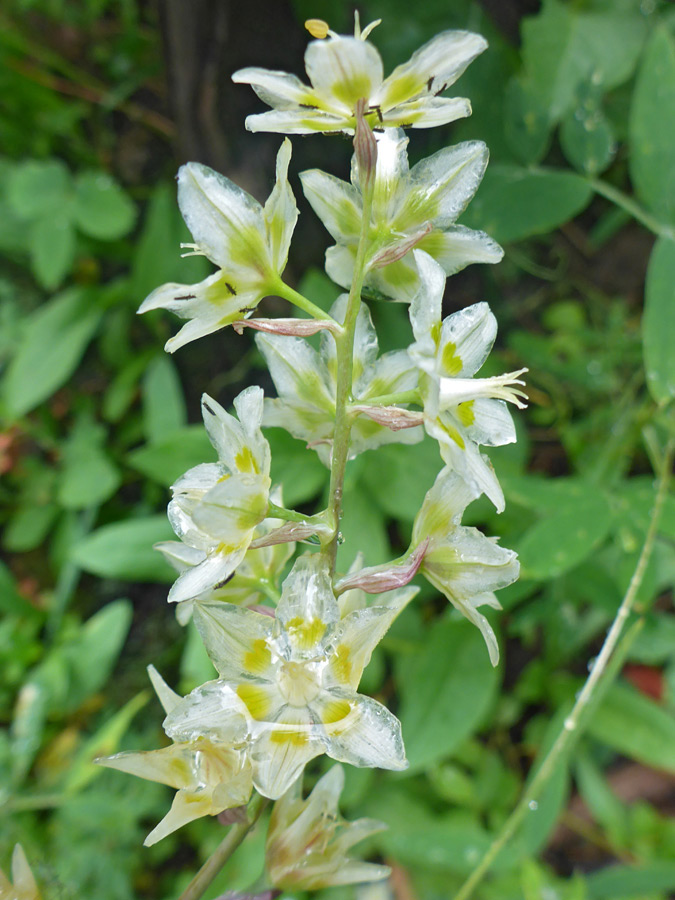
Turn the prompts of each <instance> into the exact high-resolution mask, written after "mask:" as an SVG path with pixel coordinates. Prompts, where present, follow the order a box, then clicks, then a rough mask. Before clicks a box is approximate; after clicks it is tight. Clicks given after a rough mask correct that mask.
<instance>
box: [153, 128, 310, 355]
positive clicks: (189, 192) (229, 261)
mask: <svg viewBox="0 0 675 900" xmlns="http://www.w3.org/2000/svg"><path fill="white" fill-rule="evenodd" d="M290 158H291V143H290V141H288V140H285V141H284V142H283V144H282V145H281V149H280V150H279V154H278V156H277V180H276V184H275V186H274V188H273V190H272V193H271V194H270V196H269V198H268V200H267V203H266V204H265V206H264V207H262V206H261V205H260V204H259V203H258V201H257V200H255V199H254V198H253V197H251V195H250V194H247V193H246V191H244V190H242V189H241V188H240V187H238V186H237V185H236V184H234V183H233V182H232V181H230V180H229V178H225V176H224V175H219V174H218V172H214V171H213V169H209V168H208V166H203V165H200V164H199V163H192V162H191V163H188V164H187V165H185V166H181V168H180V170H179V172H178V204H179V206H180V209H181V212H182V214H183V218H184V219H185V223H186V225H187V226H188V228H189V229H190V231H191V232H192V236H193V237H194V239H195V243H194V244H189V245H186V246H189V247H191V248H192V249H193V251H194V253H196V254H201V255H204V256H206V257H208V258H209V259H210V260H211V262H213V263H215V265H216V266H218V267H219V269H220V271H218V272H216V273H215V275H210V276H209V277H208V278H206V279H205V280H204V281H201V282H199V284H164V285H162V286H161V287H159V288H157V289H156V290H154V291H153V292H152V293H151V294H150V295H149V297H147V298H146V299H145V300H144V301H143V303H142V304H141V306H140V308H139V310H138V311H139V313H144V312H148V311H149V310H151V309H159V308H160V307H161V308H163V309H169V310H171V312H174V313H176V315H178V316H180V317H181V318H182V319H188V320H189V321H188V322H187V324H186V325H184V326H183V327H182V328H181V330H180V331H179V332H178V334H177V335H175V336H174V337H172V338H171V339H170V340H169V341H167V343H166V347H165V349H166V350H168V351H169V352H171V353H173V351H174V350H177V349H178V348H179V347H182V346H183V345H184V344H187V343H189V342H190V341H194V340H195V339H196V338H200V337H203V336H204V335H206V334H211V333H212V332H213V331H218V329H219V328H223V327H224V326H225V325H231V324H232V322H234V321H236V320H237V319H242V318H245V317H246V316H248V315H250V313H251V312H252V311H253V309H254V308H255V307H256V306H257V305H258V303H259V302H260V301H261V300H262V298H263V297H266V296H268V295H269V294H274V293H277V290H278V286H279V284H280V275H281V273H282V272H283V270H284V268H285V266H286V260H287V258H288V248H289V246H290V242H291V236H292V234H293V229H294V228H295V223H296V220H297V217H298V210H297V207H296V205H295V198H294V197H293V192H292V191H291V188H290V185H289V184H288V163H289V161H290Z"/></svg>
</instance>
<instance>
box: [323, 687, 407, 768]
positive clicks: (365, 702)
mask: <svg viewBox="0 0 675 900" xmlns="http://www.w3.org/2000/svg"><path fill="white" fill-rule="evenodd" d="M351 703H352V711H351V712H350V713H349V715H348V716H346V718H344V719H343V720H342V721H340V722H338V723H337V724H336V725H333V726H331V731H330V734H329V736H328V741H327V746H326V753H327V754H328V756H330V757H332V758H333V759H336V760H338V762H344V763H349V764H350V765H352V766H359V767H362V766H374V767H377V768H380V769H394V770H401V769H405V768H406V767H407V765H408V761H407V759H406V758H405V749H404V747H403V738H402V737H401V723H400V722H399V720H398V719H397V718H396V716H395V715H393V714H392V713H390V712H389V710H388V709H387V708H386V707H384V706H382V704H381V703H378V702H377V701H376V700H372V699H371V698H370V697H364V696H362V695H361V694H357V695H356V697H355V699H353V700H352V701H351Z"/></svg>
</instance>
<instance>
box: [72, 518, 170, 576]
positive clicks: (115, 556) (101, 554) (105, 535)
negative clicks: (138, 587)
mask: <svg viewBox="0 0 675 900" xmlns="http://www.w3.org/2000/svg"><path fill="white" fill-rule="evenodd" d="M174 538H175V535H174V533H173V532H172V530H171V526H170V525H169V523H168V521H167V519H166V516H148V517H146V518H143V519H128V520H127V521H125V522H115V523H114V524H113V525H104V526H103V527H102V528H98V529H97V530H96V531H94V532H92V533H91V534H90V535H88V536H87V537H86V538H85V539H84V540H83V541H80V542H79V543H78V544H76V545H75V547H74V549H73V552H72V559H73V561H74V562H76V563H77V565H78V566H80V567H81V568H82V569H84V571H85V572H91V573H92V574H93V575H98V576H100V577H102V578H117V579H120V580H121V581H165V582H170V581H173V580H174V578H175V574H176V573H175V572H174V571H173V570H172V569H171V567H170V566H169V564H168V563H167V562H166V561H165V560H164V557H163V556H162V554H161V553H158V552H157V551H156V550H154V549H153V544H156V543H157V542H158V541H168V540H172V539H174Z"/></svg>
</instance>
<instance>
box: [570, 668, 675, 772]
mask: <svg viewBox="0 0 675 900" xmlns="http://www.w3.org/2000/svg"><path fill="white" fill-rule="evenodd" d="M587 728H588V733H589V734H590V735H592V737H594V738H595V739H596V740H598V741H601V742H602V743H603V744H607V745H608V746H609V747H612V748H613V749H614V750H616V751H617V752H618V753H622V754H623V755H624V756H630V757H632V758H633V759H636V760H638V762H642V763H644V764H645V765H647V766H653V767H654V768H656V769H663V770H665V771H666V772H675V719H673V716H672V714H671V713H669V712H668V711H667V710H665V709H664V708H663V707H661V706H659V705H658V704H657V703H655V702H654V701H653V700H649V699H648V698H647V697H646V696H645V695H644V694H640V693H638V692H637V691H636V690H634V689H633V688H630V687H627V686H626V685H621V684H617V685H613V686H612V687H611V688H610V689H609V690H608V691H607V694H606V696H605V699H604V701H603V702H602V704H601V705H600V706H599V707H598V709H596V710H595V712H594V714H593V716H591V717H590V719H589V722H588V725H587Z"/></svg>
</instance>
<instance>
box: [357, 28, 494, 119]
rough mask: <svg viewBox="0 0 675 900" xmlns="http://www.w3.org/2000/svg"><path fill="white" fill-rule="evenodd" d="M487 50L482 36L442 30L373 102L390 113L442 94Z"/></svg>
mask: <svg viewBox="0 0 675 900" xmlns="http://www.w3.org/2000/svg"><path fill="white" fill-rule="evenodd" d="M486 47H487V41H486V40H485V38H483V37H481V35H479V34H473V33H471V32H469V31H443V32H442V33H441V34H437V35H436V36H435V37H433V38H432V39H431V40H430V41H428V42H427V43H426V44H424V46H423V47H420V48H419V50H416V51H415V52H414V53H413V55H412V56H411V57H410V59H409V60H408V61H407V62H406V63H403V64H402V65H400V66H398V67H397V68H396V69H394V71H393V72H392V73H391V75H389V77H388V78H387V79H386V80H385V82H384V84H383V85H382V87H381V89H380V91H379V92H378V93H377V94H376V95H375V97H373V98H372V100H371V102H372V103H379V104H380V105H381V106H382V107H383V109H386V110H389V109H391V108H392V107H394V106H398V105H399V104H400V103H403V102H405V101H408V100H412V99H414V98H415V97H417V96H420V95H433V94H436V93H438V92H440V91H443V90H445V88H446V87H449V86H450V85H451V84H454V82H455V81H456V80H457V79H458V78H459V76H460V75H461V74H462V72H464V70H465V69H466V67H467V66H468V65H469V64H470V63H471V62H472V61H473V60H474V59H475V58H476V57H477V56H478V55H479V54H481V53H482V52H483V50H485V48H486Z"/></svg>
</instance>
